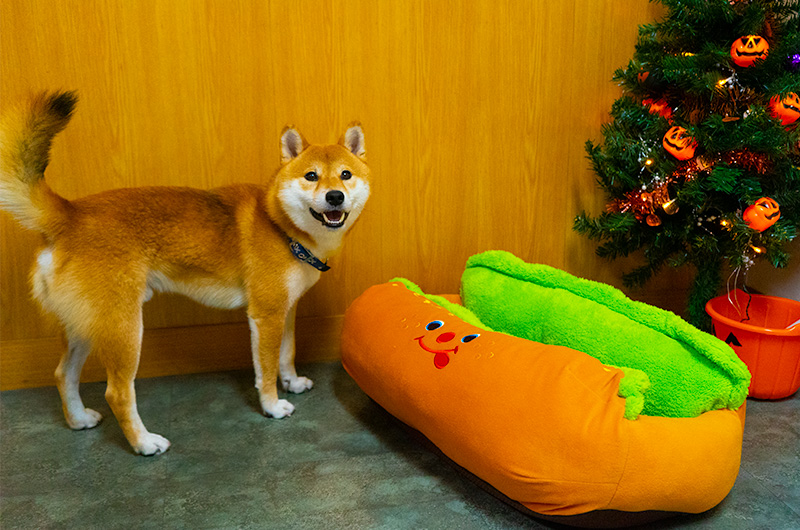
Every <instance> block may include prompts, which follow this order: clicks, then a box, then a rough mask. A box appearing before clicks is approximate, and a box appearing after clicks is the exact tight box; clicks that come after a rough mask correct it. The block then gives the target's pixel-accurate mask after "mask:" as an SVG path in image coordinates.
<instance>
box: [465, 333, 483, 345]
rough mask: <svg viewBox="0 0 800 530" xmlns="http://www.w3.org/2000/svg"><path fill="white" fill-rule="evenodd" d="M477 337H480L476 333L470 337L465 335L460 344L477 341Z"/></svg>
mask: <svg viewBox="0 0 800 530" xmlns="http://www.w3.org/2000/svg"><path fill="white" fill-rule="evenodd" d="M478 337H480V334H478V333H473V334H471V335H466V336H465V337H463V338H462V339H461V342H464V343H466V342H472V341H473V340H475V339H477V338H478Z"/></svg>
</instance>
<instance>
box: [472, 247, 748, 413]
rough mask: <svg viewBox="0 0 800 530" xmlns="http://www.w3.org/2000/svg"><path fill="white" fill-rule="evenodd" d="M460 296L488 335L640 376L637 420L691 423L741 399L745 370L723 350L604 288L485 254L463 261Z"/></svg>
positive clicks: (731, 353) (674, 320)
mask: <svg viewBox="0 0 800 530" xmlns="http://www.w3.org/2000/svg"><path fill="white" fill-rule="evenodd" d="M461 297H462V299H463V303H464V305H465V306H466V307H467V308H468V309H469V310H471V311H472V312H474V313H475V315H477V317H478V318H479V319H480V320H481V321H482V322H483V323H484V324H486V325H487V326H489V327H491V328H492V329H494V330H495V331H500V332H504V333H508V334H510V335H515V336H518V337H523V338H526V339H529V340H534V341H537V342H541V343H545V344H555V345H559V346H567V347H569V348H572V349H575V350H579V351H582V352H585V353H587V354H589V355H591V356H592V357H595V358H597V359H598V360H600V361H601V362H602V363H604V364H609V365H614V366H621V367H629V368H635V369H638V370H641V371H643V372H645V373H646V374H647V375H648V377H649V379H650V383H651V388H650V389H649V390H648V391H647V393H646V396H645V398H646V399H645V404H644V409H643V410H642V413H643V414H645V415H648V416H666V417H695V416H699V415H700V414H702V413H703V412H706V411H709V410H715V409H722V408H728V409H736V408H738V407H739V406H740V405H741V404H742V403H743V402H744V400H745V399H746V398H747V389H748V386H749V384H750V372H749V371H748V370H747V367H746V366H745V365H744V363H743V362H742V361H741V360H739V358H738V357H737V356H736V354H735V353H734V351H733V350H732V349H731V348H730V347H729V346H728V345H727V344H725V343H724V342H722V341H721V340H719V339H717V338H715V337H713V336H711V335H709V334H707V333H704V332H702V331H700V330H698V329H697V328H695V327H693V326H691V325H690V324H688V323H686V322H685V321H684V320H682V319H681V318H679V317H678V316H676V315H674V314H673V313H670V312H668V311H664V310H662V309H658V308H656V307H653V306H650V305H648V304H644V303H641V302H636V301H633V300H630V299H629V298H627V297H626V296H625V295H624V294H623V293H622V292H621V291H619V290H618V289H616V288H614V287H612V286H610V285H606V284H602V283H598V282H593V281H589V280H584V279H581V278H577V277H575V276H572V275H571V274H568V273H566V272H564V271H561V270H559V269H555V268H553V267H549V266H547V265H540V264H530V263H525V262H524V261H522V260H521V259H519V258H517V257H515V256H514V255H513V254H509V253H508V252H502V251H490V252H485V253H483V254H477V255H475V256H472V257H471V258H470V259H469V260H468V261H467V266H466V269H465V270H464V274H463V276H462V278H461Z"/></svg>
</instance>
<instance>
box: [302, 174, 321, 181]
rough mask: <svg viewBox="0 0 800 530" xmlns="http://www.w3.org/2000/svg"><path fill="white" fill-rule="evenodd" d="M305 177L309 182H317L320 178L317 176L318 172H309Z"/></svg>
mask: <svg viewBox="0 0 800 530" xmlns="http://www.w3.org/2000/svg"><path fill="white" fill-rule="evenodd" d="M303 177H305V179H306V180H307V181H309V182H316V181H317V180H319V176H318V175H317V172H316V171H309V172H308V173H306V174H305V175H303Z"/></svg>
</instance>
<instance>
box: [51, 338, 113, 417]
mask: <svg viewBox="0 0 800 530" xmlns="http://www.w3.org/2000/svg"><path fill="white" fill-rule="evenodd" d="M90 350H91V345H90V344H89V343H88V342H87V341H85V340H83V339H82V338H80V337H79V336H78V335H77V334H76V333H71V334H70V335H69V346H68V348H67V351H66V352H64V355H62V356H61V362H60V363H58V368H56V374H55V375H56V386H57V387H58V393H59V394H60V395H61V406H62V408H63V409H64V418H66V420H67V425H69V426H70V428H72V429H76V430H80V429H91V428H92V427H94V426H96V425H97V424H98V423H100V420H101V419H103V416H101V415H100V413H99V412H97V411H94V410H92V409H87V408H86V407H85V406H84V405H83V401H82V400H81V396H80V392H79V386H80V378H81V370H82V369H83V363H84V362H85V361H86V357H88V355H89V351H90Z"/></svg>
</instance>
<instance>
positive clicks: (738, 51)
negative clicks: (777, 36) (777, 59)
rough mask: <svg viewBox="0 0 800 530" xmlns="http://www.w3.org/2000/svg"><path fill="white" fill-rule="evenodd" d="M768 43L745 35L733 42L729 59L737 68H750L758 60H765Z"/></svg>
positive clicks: (757, 37)
mask: <svg viewBox="0 0 800 530" xmlns="http://www.w3.org/2000/svg"><path fill="white" fill-rule="evenodd" d="M768 53H769V43H768V42H767V39H765V38H764V37H760V36H758V35H745V36H744V37H741V38H738V39H736V40H735V41H733V44H732V45H731V59H733V62H734V63H736V64H737V65H738V66H744V67H748V66H752V65H753V63H755V62H756V61H758V60H763V59H766V58H767V54H768Z"/></svg>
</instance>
